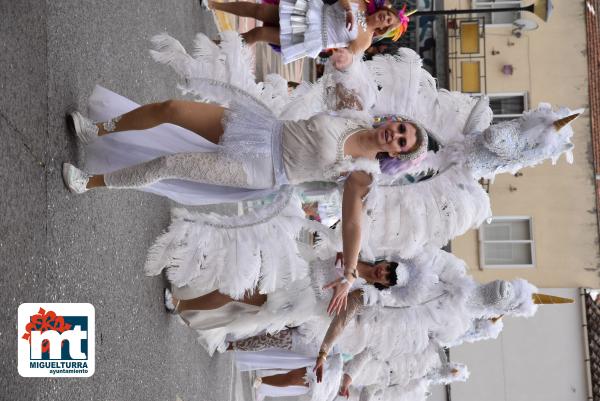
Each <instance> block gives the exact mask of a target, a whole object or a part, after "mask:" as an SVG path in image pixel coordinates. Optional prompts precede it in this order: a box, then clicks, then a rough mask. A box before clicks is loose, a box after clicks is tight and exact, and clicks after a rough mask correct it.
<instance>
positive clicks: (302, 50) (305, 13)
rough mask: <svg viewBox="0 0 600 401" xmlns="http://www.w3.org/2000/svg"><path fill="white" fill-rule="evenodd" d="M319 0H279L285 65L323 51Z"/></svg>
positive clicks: (281, 39)
mask: <svg viewBox="0 0 600 401" xmlns="http://www.w3.org/2000/svg"><path fill="white" fill-rule="evenodd" d="M322 19H323V2H322V1H321V0H281V1H280V3H279V27H280V42H281V54H282V56H283V62H284V63H285V64H287V63H291V62H292V61H295V60H298V59H301V58H303V57H311V58H315V57H317V56H318V55H319V53H320V52H321V50H323V20H322Z"/></svg>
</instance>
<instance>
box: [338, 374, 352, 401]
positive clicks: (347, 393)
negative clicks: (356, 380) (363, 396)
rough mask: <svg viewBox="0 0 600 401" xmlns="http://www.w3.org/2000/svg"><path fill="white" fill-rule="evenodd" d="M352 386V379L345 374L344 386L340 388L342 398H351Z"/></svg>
mask: <svg viewBox="0 0 600 401" xmlns="http://www.w3.org/2000/svg"><path fill="white" fill-rule="evenodd" d="M351 384H352V378H351V377H350V376H348V374H346V373H344V378H343V380H342V385H341V386H340V395H341V396H342V397H346V398H349V397H350V385H351Z"/></svg>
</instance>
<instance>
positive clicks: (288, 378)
mask: <svg viewBox="0 0 600 401" xmlns="http://www.w3.org/2000/svg"><path fill="white" fill-rule="evenodd" d="M304 376H306V368H299V369H294V370H290V371H289V372H287V373H283V374H281V375H273V376H264V377H263V378H262V382H263V383H264V384H268V385H270V386H275V387H288V386H306V387H308V383H306V381H305V380H304Z"/></svg>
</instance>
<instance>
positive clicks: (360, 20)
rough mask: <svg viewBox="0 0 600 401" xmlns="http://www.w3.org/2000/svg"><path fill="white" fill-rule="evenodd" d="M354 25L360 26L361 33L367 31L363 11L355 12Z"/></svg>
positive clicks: (365, 17)
mask: <svg viewBox="0 0 600 401" xmlns="http://www.w3.org/2000/svg"><path fill="white" fill-rule="evenodd" d="M356 23H357V24H358V25H360V27H361V28H362V29H363V31H366V30H367V16H366V14H365V12H364V11H362V10H357V11H356Z"/></svg>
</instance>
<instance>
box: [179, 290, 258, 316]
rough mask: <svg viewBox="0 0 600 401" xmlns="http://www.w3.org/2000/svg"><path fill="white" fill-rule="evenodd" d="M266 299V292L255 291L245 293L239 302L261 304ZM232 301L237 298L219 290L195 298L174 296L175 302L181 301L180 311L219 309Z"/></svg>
mask: <svg viewBox="0 0 600 401" xmlns="http://www.w3.org/2000/svg"><path fill="white" fill-rule="evenodd" d="M266 300H267V296H266V295H265V294H259V293H258V291H255V292H254V293H253V294H252V295H245V296H244V298H243V299H242V300H240V301H239V302H243V303H246V304H249V305H254V306H261V305H262V304H264V303H265V302H266ZM232 301H235V299H233V298H231V297H230V296H229V295H225V294H222V293H220V292H219V291H217V290H215V291H213V292H210V293H208V294H206V295H202V296H200V297H197V298H193V299H181V300H178V299H176V298H175V297H173V303H174V304H177V302H179V306H178V307H177V311H178V312H183V311H186V310H211V309H218V308H220V307H222V306H224V305H226V304H228V303H229V302H232Z"/></svg>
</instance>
